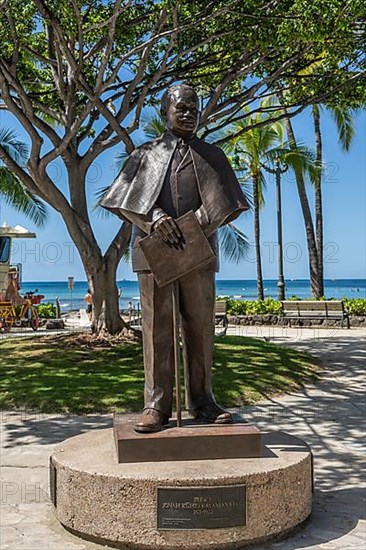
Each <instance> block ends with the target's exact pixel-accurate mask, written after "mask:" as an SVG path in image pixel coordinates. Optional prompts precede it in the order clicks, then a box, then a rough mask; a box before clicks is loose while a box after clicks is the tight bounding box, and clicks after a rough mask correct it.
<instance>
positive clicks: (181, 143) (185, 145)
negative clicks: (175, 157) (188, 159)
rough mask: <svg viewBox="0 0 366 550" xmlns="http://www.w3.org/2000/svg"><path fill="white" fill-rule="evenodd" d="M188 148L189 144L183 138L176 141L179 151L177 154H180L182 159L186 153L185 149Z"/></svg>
mask: <svg viewBox="0 0 366 550" xmlns="http://www.w3.org/2000/svg"><path fill="white" fill-rule="evenodd" d="M188 148H189V145H188V143H186V142H185V141H183V139H180V140H179V141H178V147H177V149H178V152H179V155H180V156H181V158H182V159H184V157H185V156H186V154H187V151H188Z"/></svg>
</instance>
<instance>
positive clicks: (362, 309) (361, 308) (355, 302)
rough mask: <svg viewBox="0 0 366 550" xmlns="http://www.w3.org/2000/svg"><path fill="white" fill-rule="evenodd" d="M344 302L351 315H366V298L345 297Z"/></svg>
mask: <svg viewBox="0 0 366 550" xmlns="http://www.w3.org/2000/svg"><path fill="white" fill-rule="evenodd" d="M343 302H344V305H345V308H346V311H347V312H348V313H350V314H351V315H366V298H343Z"/></svg>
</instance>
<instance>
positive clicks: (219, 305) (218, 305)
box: [215, 300, 229, 328]
mask: <svg viewBox="0 0 366 550" xmlns="http://www.w3.org/2000/svg"><path fill="white" fill-rule="evenodd" d="M216 323H220V324H222V326H223V327H224V328H227V326H228V324H229V320H228V318H227V302H226V301H225V300H217V302H215V324H216Z"/></svg>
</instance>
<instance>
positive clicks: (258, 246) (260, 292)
mask: <svg viewBox="0 0 366 550" xmlns="http://www.w3.org/2000/svg"><path fill="white" fill-rule="evenodd" d="M258 185H259V175H258V173H255V174H254V175H253V205H254V239H255V255H256V261H257V293H258V300H264V291H263V274H262V255H261V234H260V220H259V189H258Z"/></svg>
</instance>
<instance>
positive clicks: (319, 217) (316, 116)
mask: <svg viewBox="0 0 366 550" xmlns="http://www.w3.org/2000/svg"><path fill="white" fill-rule="evenodd" d="M313 120H314V130H315V143H316V161H317V165H318V170H317V172H316V180H315V224H316V248H317V252H318V285H317V289H318V293H319V296H317V298H320V297H321V296H324V254H323V250H324V248H323V247H324V237H323V199H322V172H321V167H322V163H323V144H322V135H321V129H320V109H319V105H313Z"/></svg>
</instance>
